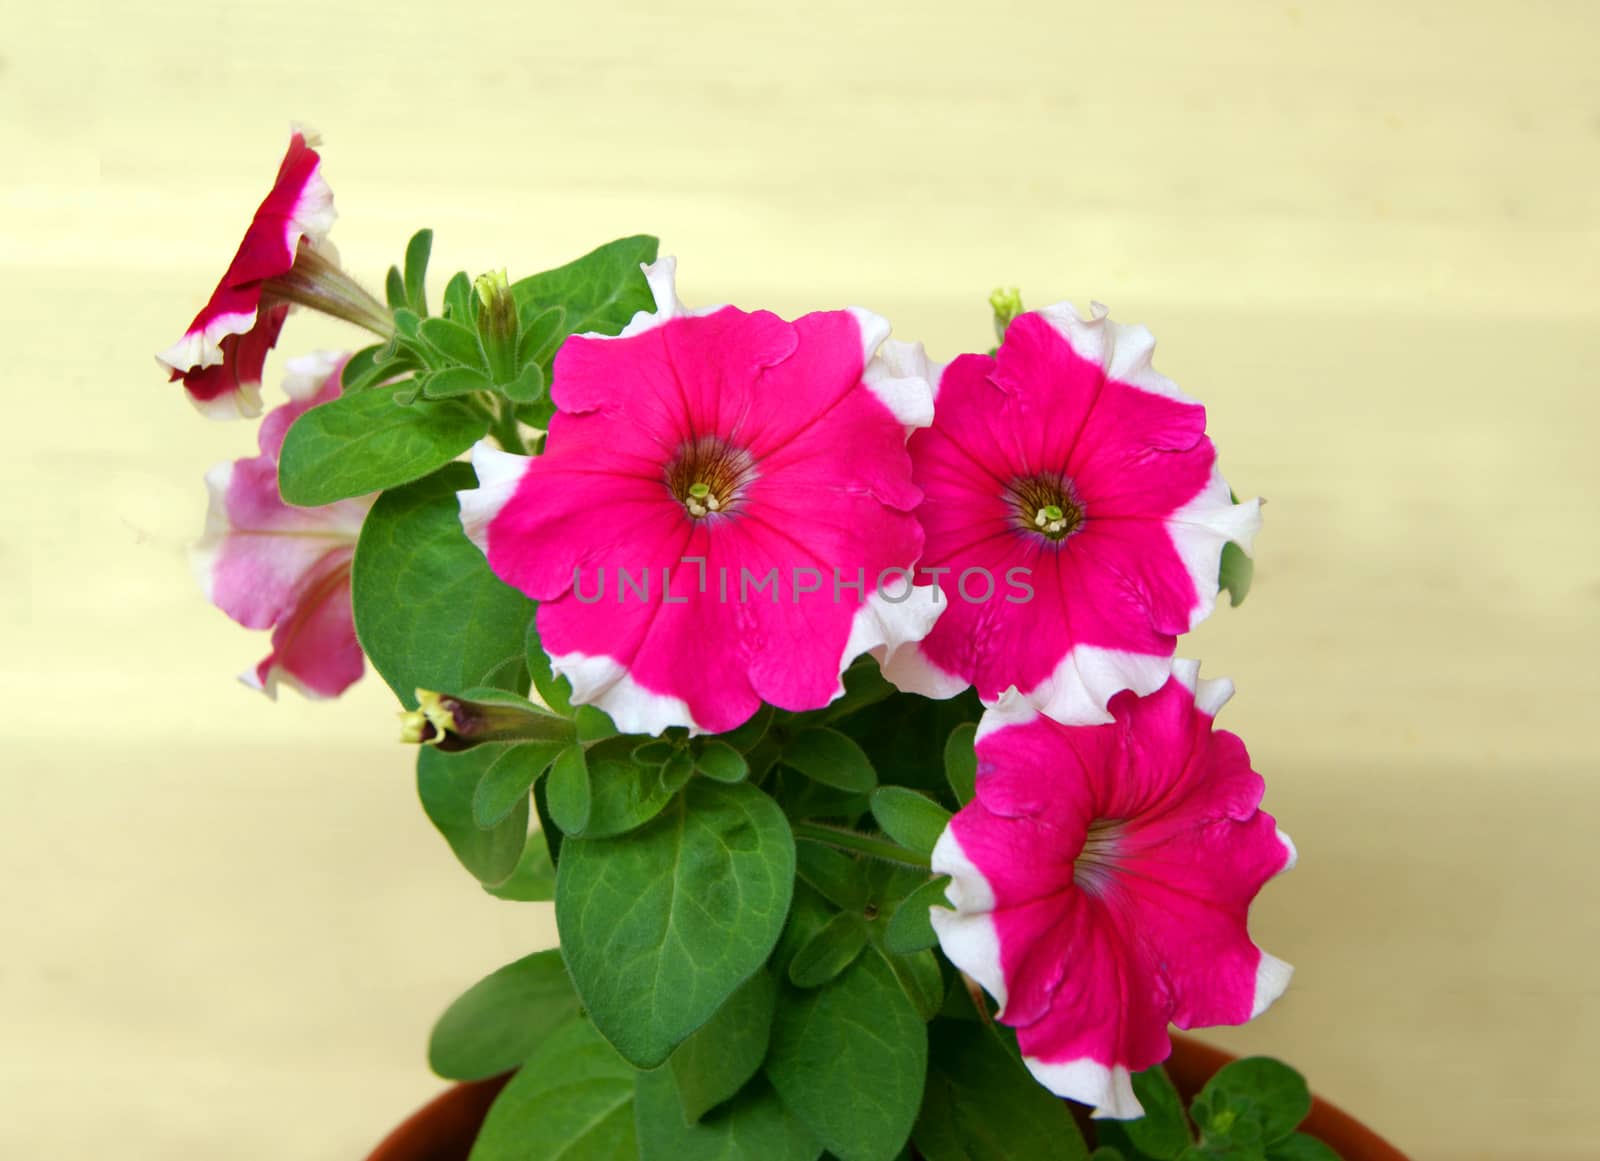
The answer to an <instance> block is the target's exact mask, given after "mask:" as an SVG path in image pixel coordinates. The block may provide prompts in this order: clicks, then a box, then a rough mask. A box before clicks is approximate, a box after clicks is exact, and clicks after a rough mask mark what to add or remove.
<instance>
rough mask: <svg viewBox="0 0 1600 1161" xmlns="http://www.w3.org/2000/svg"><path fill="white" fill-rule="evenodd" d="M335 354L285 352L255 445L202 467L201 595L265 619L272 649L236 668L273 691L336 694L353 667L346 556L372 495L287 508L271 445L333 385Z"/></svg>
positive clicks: (241, 614) (238, 613)
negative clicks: (284, 368) (205, 494)
mask: <svg viewBox="0 0 1600 1161" xmlns="http://www.w3.org/2000/svg"><path fill="white" fill-rule="evenodd" d="M344 359H345V356H343V355H334V354H329V353H327V352H319V353H317V354H314V355H309V356H306V357H305V358H301V359H291V360H290V361H289V370H290V376H289V378H288V379H287V380H286V381H285V383H284V388H285V390H287V391H288V392H289V395H290V401H289V402H288V403H286V404H284V405H283V406H282V407H278V408H276V409H274V410H273V411H272V412H271V413H270V414H269V415H268V416H267V417H266V418H265V419H263V420H262V421H261V431H260V444H261V454H260V455H258V456H255V457H253V458H251V459H242V460H234V461H233V462H232V463H222V464H218V465H217V466H216V467H214V468H212V469H211V471H209V472H207V473H206V485H207V487H208V488H209V489H210V492H211V507H210V510H209V511H208V512H207V514H206V531H205V535H204V536H203V537H202V538H201V540H200V542H199V543H198V544H196V545H195V548H194V554H193V563H194V569H195V575H196V577H197V578H198V579H199V581H200V585H201V587H202V588H203V589H204V590H205V593H206V599H207V600H209V601H210V602H211V603H212V604H214V605H216V606H217V607H218V608H219V609H221V610H222V611H223V612H224V613H227V614H228V616H230V617H232V618H233V619H234V620H235V621H237V622H239V624H241V625H243V626H244V627H245V628H247V629H271V630H272V652H271V653H269V654H267V656H266V657H265V658H264V659H262V661H261V662H260V664H258V665H256V666H255V667H254V668H253V669H252V670H250V671H249V672H247V673H244V674H241V675H240V680H241V681H243V682H245V683H246V684H247V685H251V686H253V687H255V688H256V689H259V690H262V691H263V692H265V693H266V694H267V695H268V696H269V697H276V696H277V686H278V683H279V682H280V681H282V682H286V683H287V684H289V685H292V686H294V687H295V688H296V689H298V690H300V692H301V693H303V694H305V695H306V696H308V697H336V696H338V695H339V694H341V693H343V692H344V691H345V689H347V688H348V687H349V686H350V685H351V683H353V682H354V681H355V680H356V679H357V678H358V677H360V676H361V673H362V668H363V661H362V655H361V646H360V645H359V644H357V642H356V633H355V622H354V620H353V617H352V614H351V606H350V561H351V558H352V557H353V556H354V555H355V546H356V536H357V534H358V533H359V532H360V531H361V522H362V521H363V520H364V519H366V515H367V510H368V509H369V508H371V507H372V502H373V501H374V500H375V499H376V498H377V497H376V496H365V497H362V498H360V499H356V500H340V501H339V502H338V503H336V504H329V505H326V506H325V507H321V508H294V507H291V506H290V505H288V504H285V503H284V502H283V500H282V499H281V498H279V495H278V453H279V451H280V450H281V449H282V447H283V437H284V435H285V434H286V433H287V432H288V430H289V425H290V424H292V423H293V422H294V421H295V420H296V419H298V418H299V417H300V416H301V415H302V414H303V413H305V412H306V411H308V410H310V409H311V408H312V407H315V406H316V405H317V404H319V403H326V402H327V401H328V400H330V399H333V398H335V397H337V396H338V394H339V373H340V371H341V370H342V369H343V367H344Z"/></svg>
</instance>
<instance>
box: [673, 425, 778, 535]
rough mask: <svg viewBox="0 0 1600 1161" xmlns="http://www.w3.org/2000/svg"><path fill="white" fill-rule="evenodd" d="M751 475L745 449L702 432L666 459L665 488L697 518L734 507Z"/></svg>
mask: <svg viewBox="0 0 1600 1161" xmlns="http://www.w3.org/2000/svg"><path fill="white" fill-rule="evenodd" d="M755 474H756V472H755V461H754V460H752V459H751V458H750V453H749V452H747V451H745V450H744V449H743V448H737V447H733V446H732V445H731V444H728V443H725V442H724V441H722V440H720V439H717V438H716V437H715V436H708V435H705V436H700V437H698V438H696V439H691V440H690V441H689V442H687V443H685V444H684V445H683V446H682V447H680V448H679V449H678V451H677V454H676V455H674V456H673V457H672V459H671V460H670V461H669V462H668V464H667V471H666V477H667V490H668V491H669V492H671V493H672V498H673V499H675V500H677V501H678V503H680V504H682V505H683V509H684V511H685V512H687V513H689V515H690V516H692V517H694V518H695V519H696V520H700V519H704V518H706V517H708V516H711V515H713V514H714V513H722V514H727V513H729V512H731V511H734V510H736V509H737V507H738V503H739V501H740V500H741V499H742V498H743V497H744V493H745V489H746V488H747V487H748V486H749V484H750V482H751V481H752V480H753V479H755Z"/></svg>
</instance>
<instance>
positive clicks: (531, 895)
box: [483, 830, 556, 903]
mask: <svg viewBox="0 0 1600 1161" xmlns="http://www.w3.org/2000/svg"><path fill="white" fill-rule="evenodd" d="M483 889H484V890H485V891H487V892H488V893H489V894H491V895H493V896H494V897H495V898H496V899H506V900H510V901H512V902H516V903H548V902H550V901H551V900H552V899H554V898H555V897H556V865H555V863H554V862H552V861H551V859H550V843H549V840H548V837H547V836H546V835H544V834H542V833H540V832H539V831H538V830H533V831H530V832H529V833H528V840H527V845H526V846H524V847H523V848H522V858H521V859H519V860H518V861H517V869H516V870H514V871H512V872H511V875H510V877H509V878H507V879H506V880H505V881H504V882H500V883H493V884H485V885H484V888H483Z"/></svg>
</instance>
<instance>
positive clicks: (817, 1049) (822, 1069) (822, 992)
mask: <svg viewBox="0 0 1600 1161" xmlns="http://www.w3.org/2000/svg"><path fill="white" fill-rule="evenodd" d="M927 1063H928V1034H927V1029H926V1026H925V1025H924V1024H923V1022H922V1017H920V1016H919V1015H918V1014H917V1012H916V1009H914V1008H913V1007H912V1006H911V1002H910V1001H909V1000H908V999H906V996H905V993H904V992H902V991H901V990H900V985H899V984H898V983H896V982H895V978H894V974H893V973H892V972H890V970H889V968H888V967H887V965H885V963H884V962H883V960H882V959H881V958H880V957H878V956H876V955H864V956H862V957H861V958H860V959H858V960H856V962H855V964H854V965H853V966H852V967H851V968H850V970H848V971H847V972H845V973H844V974H843V975H841V976H840V977H839V978H838V979H836V980H834V981H833V982H831V983H829V984H827V985H825V986H824V987H821V988H816V989H814V990H812V991H799V990H797V989H793V988H784V989H782V990H781V991H780V993H779V1002H778V1013H777V1016H776V1017H775V1018H774V1020H773V1022H772V1046H771V1048H770V1049H769V1050H768V1053H767V1062H766V1065H765V1071H766V1074H767V1076H768V1078H770V1079H771V1081H772V1084H773V1087H774V1088H776V1089H777V1090H778V1095H779V1096H781V1097H782V1098H783V1103H784V1104H785V1105H787V1106H788V1107H789V1108H790V1109H791V1110H793V1112H794V1113H795V1114H796V1115H797V1116H798V1117H799V1118H800V1119H801V1120H802V1121H804V1122H805V1124H806V1127H807V1128H809V1129H810V1130H811V1131H812V1133H814V1134H815V1135H816V1136H817V1139H818V1140H820V1141H821V1142H822V1143H823V1144H824V1145H825V1146H826V1147H827V1148H828V1149H830V1150H832V1151H833V1152H834V1153H835V1154H837V1155H838V1156H839V1157H840V1158H841V1159H842V1161H888V1159H889V1158H892V1157H894V1156H895V1154H896V1153H898V1152H899V1151H900V1149H901V1147H902V1146H903V1145H904V1144H905V1142H906V1138H907V1137H908V1136H909V1135H910V1133H911V1125H912V1123H913V1122H914V1121H915V1120H916V1118H917V1109H918V1107H919V1105H920V1104H921V1102H922V1087H923V1076H924V1073H925V1071H926V1069H927Z"/></svg>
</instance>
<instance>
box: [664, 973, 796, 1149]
mask: <svg viewBox="0 0 1600 1161" xmlns="http://www.w3.org/2000/svg"><path fill="white" fill-rule="evenodd" d="M777 1002H778V985H777V983H776V982H775V981H774V980H773V978H772V973H771V972H768V971H766V970H765V969H762V970H761V971H758V972H756V974H755V975H753V976H751V977H750V978H749V979H748V980H746V981H745V982H744V983H743V984H742V985H740V987H739V990H738V991H736V992H734V993H733V995H731V996H729V997H728V999H727V1001H726V1002H725V1003H724V1004H723V1005H722V1007H720V1008H718V1009H717V1012H716V1015H714V1016H712V1017H711V1019H710V1020H708V1021H707V1022H706V1023H705V1024H704V1025H702V1026H701V1027H700V1029H699V1030H698V1031H696V1032H695V1033H694V1034H693V1035H691V1036H690V1037H689V1038H688V1039H687V1040H685V1041H684V1042H683V1043H682V1044H680V1045H678V1048H677V1051H675V1052H674V1053H673V1054H672V1056H671V1057H670V1058H669V1059H668V1060H667V1068H668V1069H669V1070H670V1071H671V1073H672V1076H673V1078H674V1079H675V1080H676V1081H677V1084H678V1096H679V1099H680V1101H681V1104H682V1110H681V1113H682V1115H681V1116H680V1117H679V1118H678V1119H679V1120H683V1119H685V1118H687V1119H688V1120H689V1121H690V1122H694V1121H698V1120H699V1119H700V1118H701V1117H703V1116H705V1115H706V1113H707V1112H709V1111H710V1110H711V1109H714V1108H715V1107H716V1106H717V1105H720V1104H721V1103H722V1102H723V1101H725V1100H728V1099H730V1098H731V1097H732V1096H733V1094H734V1093H736V1092H738V1091H739V1090H740V1089H741V1088H743V1087H744V1085H745V1082H746V1081H748V1080H749V1079H750V1078H751V1077H752V1076H754V1075H755V1073H756V1069H758V1068H760V1067H761V1061H762V1060H763V1059H764V1058H765V1057H766V1055H767V1042H768V1040H770V1039H771V1035H772V1013H773V1010H774V1009H775V1008H776V1006H777Z"/></svg>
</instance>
